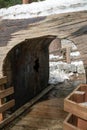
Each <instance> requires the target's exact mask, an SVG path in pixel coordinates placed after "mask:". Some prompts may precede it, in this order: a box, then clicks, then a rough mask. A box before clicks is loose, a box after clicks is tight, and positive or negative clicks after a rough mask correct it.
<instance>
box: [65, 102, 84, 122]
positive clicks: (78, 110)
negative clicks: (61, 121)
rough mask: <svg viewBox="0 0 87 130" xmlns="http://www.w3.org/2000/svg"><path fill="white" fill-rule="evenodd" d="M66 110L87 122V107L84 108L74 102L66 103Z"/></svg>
mask: <svg viewBox="0 0 87 130" xmlns="http://www.w3.org/2000/svg"><path fill="white" fill-rule="evenodd" d="M64 110H65V111H67V112H70V113H72V114H74V115H76V116H78V117H80V118H83V119H84V120H87V107H83V106H81V105H79V104H77V103H75V102H73V101H70V100H65V101H64Z"/></svg>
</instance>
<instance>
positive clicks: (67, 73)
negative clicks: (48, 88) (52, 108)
mask: <svg viewBox="0 0 87 130" xmlns="http://www.w3.org/2000/svg"><path fill="white" fill-rule="evenodd" d="M51 44H52V45H51ZM51 44H50V47H49V69H50V70H49V72H50V75H49V83H50V84H54V85H58V84H62V83H64V85H65V84H66V85H65V86H70V85H71V86H70V87H71V90H70V91H72V90H73V89H74V88H75V87H76V86H77V85H79V84H80V83H86V74H85V69H84V63H83V61H82V59H80V57H81V54H80V52H79V50H78V48H77V46H76V45H75V43H74V42H73V41H70V40H68V39H56V40H53V41H52V42H51ZM51 47H52V48H51ZM67 48H68V49H70V51H69V58H70V62H68V61H67V55H66V53H67V50H68V49H67ZM69 84H70V85H69ZM60 89H61V88H60ZM60 89H59V88H58V90H59V92H60V91H61V93H63V95H65V93H64V91H63V90H60ZM63 89H64V88H63ZM55 93H57V92H55ZM58 94H59V95H60V93H58Z"/></svg>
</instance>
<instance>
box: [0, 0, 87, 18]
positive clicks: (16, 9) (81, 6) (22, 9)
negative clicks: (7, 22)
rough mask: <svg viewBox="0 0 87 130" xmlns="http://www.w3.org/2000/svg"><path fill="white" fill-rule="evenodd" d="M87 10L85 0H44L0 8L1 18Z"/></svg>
mask: <svg viewBox="0 0 87 130" xmlns="http://www.w3.org/2000/svg"><path fill="white" fill-rule="evenodd" d="M80 10H87V0H45V1H42V2H33V3H31V4H22V5H15V6H12V7H9V8H4V9H0V16H1V17H2V18H3V19H23V18H32V17H38V16H47V15H51V14H59V13H66V12H75V11H80Z"/></svg>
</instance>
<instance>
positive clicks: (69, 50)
mask: <svg viewBox="0 0 87 130" xmlns="http://www.w3.org/2000/svg"><path fill="white" fill-rule="evenodd" d="M70 52H71V48H70V47H67V48H66V61H67V63H70V62H71V59H70Z"/></svg>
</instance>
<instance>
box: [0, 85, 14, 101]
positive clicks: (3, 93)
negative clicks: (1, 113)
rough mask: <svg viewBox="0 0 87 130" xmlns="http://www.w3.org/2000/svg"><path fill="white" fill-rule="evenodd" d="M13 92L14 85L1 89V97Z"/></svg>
mask: <svg viewBox="0 0 87 130" xmlns="http://www.w3.org/2000/svg"><path fill="white" fill-rule="evenodd" d="M13 93H14V88H13V87H10V88H7V89H5V90H2V91H0V99H1V98H4V97H6V96H9V95H11V94H13Z"/></svg>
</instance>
